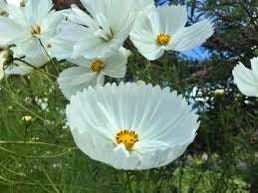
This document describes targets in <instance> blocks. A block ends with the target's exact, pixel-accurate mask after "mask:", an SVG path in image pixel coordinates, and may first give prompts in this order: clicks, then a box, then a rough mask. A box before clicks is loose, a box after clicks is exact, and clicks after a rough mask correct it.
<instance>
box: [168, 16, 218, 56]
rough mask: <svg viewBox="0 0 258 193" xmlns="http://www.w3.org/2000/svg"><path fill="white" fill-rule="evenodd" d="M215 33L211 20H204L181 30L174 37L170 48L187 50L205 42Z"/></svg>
mask: <svg viewBox="0 0 258 193" xmlns="http://www.w3.org/2000/svg"><path fill="white" fill-rule="evenodd" d="M213 33H214V30H213V25H212V23H211V22H210V21H208V20H204V21H201V22H198V23H195V24H193V25H192V26H190V27H185V28H183V29H181V30H179V31H178V32H177V33H176V34H175V35H174V36H173V37H172V44H171V45H170V46H169V47H167V49H168V50H170V49H171V50H175V51H186V50H190V49H192V48H194V47H196V46H199V45H201V44H202V43H204V42H205V41H206V40H207V39H208V38H209V37H211V36H212V35H213Z"/></svg>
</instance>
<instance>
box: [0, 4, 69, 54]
mask: <svg viewBox="0 0 258 193" xmlns="http://www.w3.org/2000/svg"><path fill="white" fill-rule="evenodd" d="M52 8H53V3H52V1H51V0H28V1H27V3H26V6H25V7H18V6H13V5H8V6H7V12H8V17H0V29H4V30H0V37H1V39H0V45H2V46H7V45H12V44H15V45H16V47H17V50H16V51H19V50H20V52H17V54H23V55H26V56H28V57H31V56H35V55H37V54H38V53H37V52H36V51H39V50H40V48H41V44H40V41H41V42H42V43H43V45H47V44H46V43H45V42H46V41H48V40H49V39H50V38H51V37H53V36H55V34H56V33H57V32H58V30H59V27H58V26H59V24H62V21H63V19H64V17H63V15H62V14H61V12H56V11H55V10H52ZM39 40H40V41H39ZM41 49H42V48H41Z"/></svg>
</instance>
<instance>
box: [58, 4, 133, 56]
mask: <svg viewBox="0 0 258 193" xmlns="http://www.w3.org/2000/svg"><path fill="white" fill-rule="evenodd" d="M81 2H82V4H83V5H84V6H85V8H86V9H87V11H88V12H89V14H88V13H86V12H84V11H82V10H81V9H79V8H78V7H77V6H75V5H72V6H71V10H70V13H69V14H67V16H68V19H69V21H70V22H71V25H73V26H72V27H71V26H70V25H69V24H67V25H65V26H64V28H63V30H64V31H67V33H70V34H73V35H72V37H67V36H65V37H59V38H60V39H61V40H62V39H64V40H65V39H66V38H68V39H69V40H70V41H75V42H76V43H75V44H73V45H71V46H73V48H74V49H73V53H72V54H71V56H72V57H73V58H76V57H78V56H84V57H86V58H94V57H100V58H101V57H107V56H109V55H111V54H112V52H114V51H117V50H118V49H119V48H120V47H121V46H122V44H123V42H124V41H125V40H126V38H127V37H128V36H129V32H130V30H131V28H132V26H133V24H134V19H135V15H136V11H135V7H134V1H132V0H123V1H121V0H94V1H92V0H81ZM75 24H76V27H75V26H74V25H75ZM67 33H64V34H67ZM72 38H73V40H71V39H72Z"/></svg>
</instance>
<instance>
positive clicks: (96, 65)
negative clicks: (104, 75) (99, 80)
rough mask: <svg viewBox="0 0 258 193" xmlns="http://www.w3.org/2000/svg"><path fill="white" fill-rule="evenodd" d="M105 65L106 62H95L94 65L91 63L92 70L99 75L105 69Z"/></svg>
mask: <svg viewBox="0 0 258 193" xmlns="http://www.w3.org/2000/svg"><path fill="white" fill-rule="evenodd" d="M104 64H105V62H104V61H102V60H99V59H97V60H94V61H93V62H92V63H91V70H92V71H93V72H97V73H100V72H101V70H102V69H103V68H104Z"/></svg>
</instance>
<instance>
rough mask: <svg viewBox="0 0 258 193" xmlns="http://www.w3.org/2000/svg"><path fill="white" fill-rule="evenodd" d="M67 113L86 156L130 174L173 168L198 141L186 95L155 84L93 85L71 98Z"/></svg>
mask: <svg viewBox="0 0 258 193" xmlns="http://www.w3.org/2000/svg"><path fill="white" fill-rule="evenodd" d="M66 114H67V119H68V124H69V126H70V129H71V131H72V135H73V137H74V140H75V143H76V144H77V146H78V147H79V148H80V149H81V150H82V151H83V152H84V153H85V154H87V155H88V156H89V157H91V158H92V159H94V160H98V161H101V162H104V163H106V164H109V165H111V166H113V167H114V168H117V169H125V170H142V169H150V168H155V167H161V166H164V165H167V164H169V163H170V162H172V161H173V160H175V159H177V158H178V157H179V156H181V155H182V154H183V153H184V151H185V149H186V148H187V146H188V145H189V144H190V143H192V142H193V140H194V138H195V135H196V131H197V129H198V127H199V123H198V121H197V119H198V116H197V115H196V114H195V113H194V112H193V111H191V108H190V107H189V106H188V104H187V102H186V100H185V99H184V98H183V97H182V96H178V95H177V93H176V92H171V91H170V89H169V88H168V87H167V88H165V89H161V88H160V87H159V86H155V87H153V86H152V85H151V84H148V85H145V84H134V83H127V84H124V83H120V84H119V85H118V86H117V85H116V84H112V85H111V84H109V83H108V84H106V85H105V86H104V87H103V86H96V87H95V89H93V88H92V87H89V88H88V89H85V90H84V91H83V92H77V94H76V95H74V96H72V97H71V102H70V104H69V105H68V106H67V108H66Z"/></svg>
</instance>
